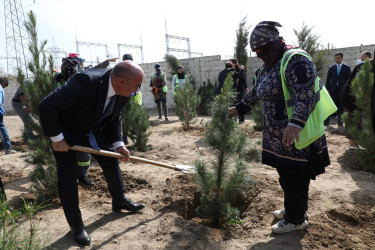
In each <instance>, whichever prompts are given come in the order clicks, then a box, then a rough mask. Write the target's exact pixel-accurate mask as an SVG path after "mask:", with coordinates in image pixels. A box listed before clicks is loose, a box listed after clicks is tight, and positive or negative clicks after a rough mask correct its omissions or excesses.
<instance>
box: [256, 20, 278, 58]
mask: <svg viewBox="0 0 375 250" xmlns="http://www.w3.org/2000/svg"><path fill="white" fill-rule="evenodd" d="M276 26H277V27H282V26H281V24H280V23H278V22H273V21H262V22H260V23H258V24H257V25H256V26H255V28H254V29H253V31H252V32H251V35H250V48H251V50H252V51H255V50H256V49H258V48H259V47H262V46H264V45H266V44H269V43H271V42H273V41H276V40H278V38H279V30H278V29H277V28H276Z"/></svg>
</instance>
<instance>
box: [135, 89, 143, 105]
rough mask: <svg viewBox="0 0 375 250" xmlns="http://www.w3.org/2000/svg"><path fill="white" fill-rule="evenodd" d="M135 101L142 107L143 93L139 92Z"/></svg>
mask: <svg viewBox="0 0 375 250" xmlns="http://www.w3.org/2000/svg"><path fill="white" fill-rule="evenodd" d="M134 101H135V102H136V103H137V104H138V105H139V106H141V105H142V92H141V91H139V92H138V93H137V94H136V95H135V96H134Z"/></svg>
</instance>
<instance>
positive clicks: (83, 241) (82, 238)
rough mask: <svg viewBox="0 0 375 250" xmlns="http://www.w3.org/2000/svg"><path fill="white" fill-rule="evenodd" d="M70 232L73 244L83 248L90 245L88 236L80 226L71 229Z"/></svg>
mask: <svg viewBox="0 0 375 250" xmlns="http://www.w3.org/2000/svg"><path fill="white" fill-rule="evenodd" d="M71 230H72V233H73V239H74V241H75V242H77V243H78V244H80V245H83V246H88V245H90V243H91V239H90V236H89V234H88V233H87V231H86V229H85V227H84V226H83V225H82V224H79V225H77V226H74V227H71Z"/></svg>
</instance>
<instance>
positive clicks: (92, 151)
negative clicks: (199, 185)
mask: <svg viewBox="0 0 375 250" xmlns="http://www.w3.org/2000/svg"><path fill="white" fill-rule="evenodd" d="M69 148H70V149H72V150H75V151H80V152H86V153H90V154H96V155H103V156H108V157H112V158H123V157H124V155H123V154H119V153H115V152H111V151H106V150H96V149H93V148H89V147H83V146H77V145H75V146H72V147H69ZM130 160H131V161H135V162H141V163H146V164H151V165H155V166H159V167H163V168H169V169H173V170H178V169H176V167H175V166H173V165H171V164H166V163H162V162H157V161H153V160H148V159H145V158H140V157H136V156H130Z"/></svg>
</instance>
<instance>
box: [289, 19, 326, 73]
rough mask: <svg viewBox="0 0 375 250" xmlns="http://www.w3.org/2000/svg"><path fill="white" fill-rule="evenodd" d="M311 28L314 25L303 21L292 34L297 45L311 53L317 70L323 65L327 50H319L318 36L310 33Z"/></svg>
mask: <svg viewBox="0 0 375 250" xmlns="http://www.w3.org/2000/svg"><path fill="white" fill-rule="evenodd" d="M313 28H314V27H309V26H308V25H307V24H305V23H303V24H302V27H301V30H300V31H297V30H294V34H295V35H296V37H297V43H298V47H299V48H300V49H303V50H305V51H306V52H307V53H309V54H310V55H311V57H312V58H313V60H314V65H315V67H316V71H317V72H319V71H320V70H321V69H323V68H324V66H325V61H324V56H325V55H326V54H327V52H328V50H326V49H321V50H319V45H320V44H319V38H320V36H318V35H316V34H312V29H313ZM328 46H329V45H328Z"/></svg>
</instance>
